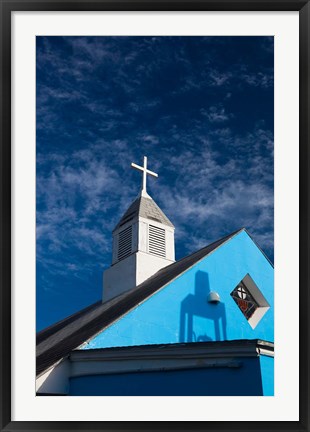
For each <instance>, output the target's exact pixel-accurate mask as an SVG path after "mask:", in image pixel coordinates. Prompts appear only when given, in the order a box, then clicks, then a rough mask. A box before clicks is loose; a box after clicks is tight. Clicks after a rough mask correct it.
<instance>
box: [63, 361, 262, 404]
mask: <svg viewBox="0 0 310 432" xmlns="http://www.w3.org/2000/svg"><path fill="white" fill-rule="evenodd" d="M236 360H238V361H240V367H236V368H231V367H230V368H227V367H226V368H224V367H222V368H206V369H203V368H201V369H187V370H177V371H164V372H163V371H160V372H139V373H128V374H127V373H125V374H119V375H117V374H114V375H96V376H95V375H93V376H87V377H77V378H71V379H70V395H72V396H262V395H263V388H262V379H261V371H260V363H259V358H258V357H256V358H244V359H236Z"/></svg>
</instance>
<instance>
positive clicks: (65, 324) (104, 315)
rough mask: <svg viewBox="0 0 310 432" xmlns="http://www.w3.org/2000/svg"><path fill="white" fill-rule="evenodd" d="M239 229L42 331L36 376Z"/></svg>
mask: <svg viewBox="0 0 310 432" xmlns="http://www.w3.org/2000/svg"><path fill="white" fill-rule="evenodd" d="M241 231H244V228H242V229H240V230H238V231H235V232H233V233H231V234H229V235H227V236H225V237H223V238H221V239H220V240H217V241H215V242H213V243H211V244H210V245H208V246H206V247H204V248H202V249H200V250H199V251H197V252H195V253H193V254H191V255H189V256H187V257H185V258H183V259H181V260H179V261H176V262H175V263H173V264H170V265H169V266H167V267H164V268H163V269H161V270H159V271H158V272H157V273H156V274H155V275H153V276H151V277H150V278H149V279H147V280H146V281H144V282H143V283H142V284H140V285H139V286H137V287H136V288H135V289H133V290H130V291H127V292H125V293H123V294H121V295H119V296H118V297H115V298H114V299H112V300H109V301H107V302H105V303H101V302H100V301H99V302H96V303H94V304H92V305H90V306H88V308H85V309H83V310H82V311H80V312H77V313H76V314H74V315H71V316H70V317H68V318H66V319H64V320H62V321H60V322H58V323H56V324H54V325H52V326H50V327H48V328H47V329H45V330H42V331H41V332H40V333H39V334H38V336H37V362H36V364H37V375H40V374H41V373H43V372H44V371H45V370H47V369H48V368H50V367H51V366H53V365H54V364H55V363H57V362H58V361H59V360H60V359H62V358H63V357H66V356H67V355H68V354H69V353H70V352H71V351H72V350H73V349H75V348H78V347H79V346H80V345H82V344H83V343H84V342H85V341H87V340H89V339H90V338H91V337H93V336H94V335H96V334H97V333H98V332H100V331H101V330H103V329H104V328H105V327H107V326H108V325H110V324H112V323H113V322H114V321H116V320H117V319H119V318H120V317H121V316H123V315H124V314H125V313H127V312H129V311H130V310H131V309H133V308H134V307H135V306H137V305H138V304H139V303H141V302H142V301H144V300H145V299H147V298H148V297H149V296H150V295H152V294H154V293H155V292H156V291H158V290H159V289H161V288H162V287H164V286H165V285H166V284H167V283H169V282H171V281H172V280H173V279H175V278H176V277H178V276H180V275H181V274H182V273H183V272H184V271H186V270H187V269H189V268H190V267H192V266H193V265H194V264H196V263H197V262H198V261H200V260H201V259H203V258H204V257H206V256H207V255H208V254H210V253H211V252H213V251H214V250H215V249H217V248H218V247H220V246H221V245H222V244H224V243H225V242H226V241H228V240H230V239H232V238H233V237H234V236H236V235H237V234H239V233H240V232H241Z"/></svg>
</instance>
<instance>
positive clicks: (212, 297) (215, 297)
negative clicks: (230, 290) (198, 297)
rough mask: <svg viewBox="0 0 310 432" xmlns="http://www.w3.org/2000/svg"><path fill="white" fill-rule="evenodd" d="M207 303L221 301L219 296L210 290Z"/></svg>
mask: <svg viewBox="0 0 310 432" xmlns="http://www.w3.org/2000/svg"><path fill="white" fill-rule="evenodd" d="M207 301H208V303H219V302H220V301H221V299H220V296H219V294H218V293H217V292H215V291H210V292H209V294H208V297H207Z"/></svg>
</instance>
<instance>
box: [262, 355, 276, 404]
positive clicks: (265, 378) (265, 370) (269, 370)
mask: <svg viewBox="0 0 310 432" xmlns="http://www.w3.org/2000/svg"><path fill="white" fill-rule="evenodd" d="M259 358H260V368H261V373H262V384H263V392H264V396H274V359H273V357H267V356H260V357H259Z"/></svg>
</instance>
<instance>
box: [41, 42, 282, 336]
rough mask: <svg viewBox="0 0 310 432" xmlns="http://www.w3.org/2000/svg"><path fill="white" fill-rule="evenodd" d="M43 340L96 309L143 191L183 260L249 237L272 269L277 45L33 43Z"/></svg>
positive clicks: (226, 43) (257, 43)
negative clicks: (145, 172) (47, 331)
mask: <svg viewBox="0 0 310 432" xmlns="http://www.w3.org/2000/svg"><path fill="white" fill-rule="evenodd" d="M36 72H37V75H36V77H37V328H38V330H40V329H42V328H44V327H46V326H47V325H49V324H52V323H53V322H56V321H58V320H59V319H62V318H64V317H66V316H68V315H69V314H71V313H73V312H75V311H77V310H79V309H81V308H82V307H85V306H87V305H89V304H90V303H92V302H94V301H96V300H98V299H99V298H100V297H101V290H102V272H103V270H104V269H105V268H107V267H108V266H109V265H110V263H111V246H112V234H111V232H112V229H113V227H114V226H115V224H116V223H117V222H118V220H119V218H120V217H121V216H122V214H123V213H124V212H125V210H126V209H127V207H128V206H129V204H130V203H131V202H132V201H133V200H134V199H135V197H136V196H137V194H138V192H139V189H140V184H141V175H140V174H139V173H138V172H137V171H135V170H133V169H131V168H130V163H131V162H135V163H137V164H139V165H141V164H142V160H143V156H144V155H146V156H148V163H149V169H151V170H152V171H155V172H157V173H158V174H159V178H158V179H153V178H149V179H148V192H149V194H150V195H151V196H152V197H153V199H154V200H155V201H156V202H157V204H158V205H159V206H160V207H161V208H162V210H163V211H164V212H165V213H166V214H167V216H168V217H169V219H170V220H171V221H172V222H173V223H174V225H175V238H176V259H179V258H182V257H183V256H185V255H188V254H189V253H191V252H194V251H196V250H197V249H199V248H201V247H203V246H205V245H207V244H208V243H210V242H212V241H214V240H216V239H218V238H220V237H222V236H224V235H226V234H228V233H230V232H232V231H234V230H236V229H238V228H240V227H246V228H247V229H248V231H249V233H250V234H251V235H252V236H253V238H254V239H255V240H256V242H257V243H258V244H259V245H260V247H261V248H262V249H263V250H264V252H265V253H266V254H267V256H268V257H269V258H271V259H273V201H274V200H273V119H274V115H273V110H274V104H273V92H274V88H273V38H270V37H58V36H57V37H55V36H52V37H37V68H36Z"/></svg>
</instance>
